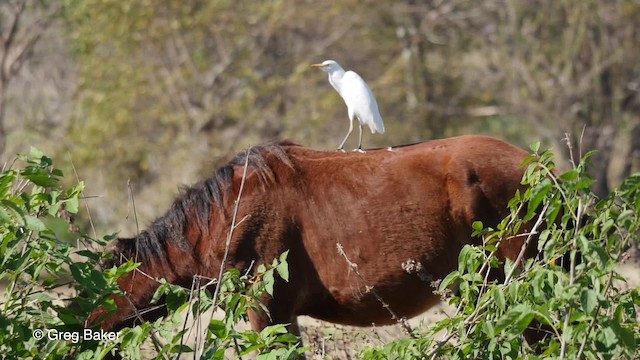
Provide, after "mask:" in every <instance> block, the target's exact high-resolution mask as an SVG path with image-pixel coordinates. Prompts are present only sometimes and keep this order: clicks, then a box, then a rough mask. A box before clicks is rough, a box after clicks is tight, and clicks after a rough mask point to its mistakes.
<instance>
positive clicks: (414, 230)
mask: <svg viewBox="0 0 640 360" xmlns="http://www.w3.org/2000/svg"><path fill="white" fill-rule="evenodd" d="M247 151H248V154H247V153H246V152H244V153H240V154H238V155H237V156H236V157H235V159H234V160H232V161H231V162H229V163H228V164H227V165H225V166H223V167H222V168H220V169H218V170H217V172H216V173H215V175H213V176H212V177H210V178H207V179H205V180H204V181H202V182H200V183H198V184H196V185H194V186H193V187H191V188H189V189H187V190H186V191H185V192H184V194H183V195H182V196H181V197H180V198H178V199H177V200H176V201H175V202H174V203H173V205H172V207H171V209H170V210H169V211H168V212H167V213H166V214H165V215H164V216H162V217H160V218H159V219H157V220H156V221H155V222H154V223H153V224H152V225H151V226H150V227H149V229H147V230H146V231H143V232H142V233H140V234H139V235H138V236H136V237H135V238H132V239H118V240H117V241H116V242H115V250H114V251H115V253H116V256H114V258H115V259H119V258H121V257H124V258H134V257H135V256H136V254H137V259H138V261H139V262H141V263H142V265H141V266H140V270H141V271H143V272H144V273H146V274H148V275H151V277H156V278H166V279H167V281H169V282H171V283H174V284H180V285H183V286H185V287H190V286H191V283H192V278H193V276H194V275H197V274H199V275H204V276H207V277H211V278H214V277H217V276H218V270H219V268H220V262H221V259H222V257H223V253H224V250H225V242H226V236H227V233H228V231H229V229H230V226H231V218H232V213H233V210H234V204H235V200H236V197H237V196H238V193H239V189H240V184H241V181H242V177H243V169H244V164H245V159H248V167H247V169H248V171H247V176H246V182H245V186H244V190H243V192H242V194H241V195H242V196H241V200H240V205H239V215H238V218H239V219H242V218H245V217H246V218H245V220H244V221H243V222H241V223H240V224H239V226H238V227H237V228H236V229H235V231H234V234H233V238H232V240H231V246H230V249H229V256H228V260H227V264H226V266H227V267H235V268H238V269H242V270H245V269H248V268H249V267H250V265H251V264H252V263H256V264H259V263H270V262H271V260H272V259H274V258H276V257H277V256H278V255H279V254H281V253H282V252H284V251H285V250H289V256H288V263H289V272H290V280H289V282H288V283H286V282H284V281H282V282H280V283H277V284H276V288H275V293H274V297H273V298H269V299H266V303H265V304H266V306H267V308H268V309H269V311H270V314H271V320H270V319H269V318H268V317H266V316H261V315H256V314H251V315H250V318H251V323H252V326H253V327H254V328H255V329H256V330H259V329H262V328H263V327H265V326H267V325H269V324H270V323H291V324H293V326H292V330H293V331H296V325H295V324H296V317H297V316H298V315H309V316H312V317H315V318H318V319H322V320H327V321H330V322H334V323H341V324H350V325H359V326H368V325H371V324H373V323H375V324H390V323H394V321H395V320H393V319H392V317H391V315H390V314H389V312H387V311H384V309H383V308H382V305H381V304H380V302H379V301H378V300H377V299H376V297H375V294H373V293H372V292H370V291H366V288H365V284H364V283H363V282H362V280H361V279H360V278H358V277H357V276H355V275H354V273H353V272H352V271H350V269H349V266H348V264H347V262H346V261H345V259H344V258H342V257H340V256H339V255H338V253H337V251H336V243H340V244H341V245H342V247H343V249H344V252H345V254H346V255H347V257H348V258H349V259H350V260H351V261H352V262H354V263H356V264H357V265H358V270H359V272H360V274H361V275H362V277H363V278H364V279H366V285H368V286H371V287H373V289H374V290H375V292H376V293H377V294H378V295H379V296H380V297H382V299H384V301H385V302H386V303H388V305H389V307H390V309H391V310H392V311H393V312H394V313H395V314H397V315H398V316H404V317H412V316H414V315H417V314H420V313H421V312H423V311H425V310H426V309H428V308H429V307H431V306H432V305H434V304H436V303H437V302H438V301H439V300H440V298H439V296H438V295H436V294H434V293H433V290H434V289H433V288H432V287H431V286H430V284H429V283H426V282H425V281H423V280H424V278H425V276H417V275H416V274H415V273H409V272H407V271H406V269H403V263H407V262H408V261H409V262H411V261H413V262H414V263H418V262H419V263H420V264H421V265H422V268H423V272H424V274H422V275H426V278H430V279H434V280H435V279H442V278H444V277H445V276H446V275H447V274H448V273H449V272H451V271H453V270H455V269H456V268H457V261H458V254H459V252H460V250H461V248H462V247H463V246H464V245H465V244H469V243H473V242H477V241H478V239H473V238H472V237H471V231H472V230H471V224H472V223H473V222H474V221H476V220H480V221H482V222H483V224H485V225H489V226H495V225H496V224H497V223H498V222H499V221H500V220H501V219H502V218H503V217H505V216H506V215H507V214H508V210H507V203H508V201H509V200H510V199H511V198H512V197H513V195H514V194H515V192H516V189H519V188H520V187H521V184H520V181H521V178H522V174H523V171H524V169H523V168H521V167H520V164H521V163H522V161H523V159H524V158H525V157H526V156H527V155H528V153H527V152H525V151H524V150H522V149H520V148H517V147H515V146H513V145H510V144H507V143H505V142H502V141H500V140H497V139H494V138H490V137H485V136H460V137H455V138H450V139H443V140H435V141H430V142H426V143H421V144H415V145H407V146H401V147H395V148H389V149H377V150H369V151H367V152H366V154H360V153H350V154H344V153H340V152H325V151H316V150H312V149H308V148H304V147H301V146H297V145H294V144H291V143H277V144H267V145H262V146H258V147H253V148H251V149H249V150H247ZM523 241H524V238H523V237H515V238H513V239H511V240H509V241H504V242H503V243H502V244H501V245H500V248H499V255H500V256H502V257H509V258H512V259H514V258H515V257H516V256H517V254H518V253H519V251H520V249H521V246H522V244H523ZM534 248H535V245H533V246H532V248H531V249H529V250H528V251H529V252H531V251H533V249H534ZM528 255H532V254H531V253H529V254H528ZM421 278H422V279H421ZM119 286H120V287H121V289H122V290H123V291H125V292H126V293H127V295H128V297H129V299H124V298H117V299H116V303H117V305H118V307H119V311H118V312H117V313H116V314H115V315H113V316H112V317H110V318H108V319H106V320H104V321H103V322H102V323H101V326H102V327H103V328H104V329H108V330H113V329H117V328H121V327H123V326H128V325H130V323H128V322H126V321H125V319H130V318H131V315H132V314H133V312H134V308H133V307H134V306H135V307H136V308H137V309H144V308H147V307H148V306H149V302H150V300H151V297H152V295H153V293H154V291H155V290H156V289H157V287H158V283H157V282H156V281H155V280H153V279H152V278H150V277H148V276H142V275H137V276H134V275H132V274H129V275H128V276H127V277H124V278H122V279H120V281H119ZM162 313H163V312H162V310H156V311H152V312H149V313H147V314H146V316H147V317H148V318H154V317H155V318H157V317H158V316H160V315H162ZM100 315H102V310H99V311H96V312H95V313H94V314H93V316H92V318H93V319H96V318H98V317H99V316H100Z"/></svg>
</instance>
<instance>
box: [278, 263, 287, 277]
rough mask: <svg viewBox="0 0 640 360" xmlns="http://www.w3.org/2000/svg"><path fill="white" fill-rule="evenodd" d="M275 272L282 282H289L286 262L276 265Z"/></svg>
mask: <svg viewBox="0 0 640 360" xmlns="http://www.w3.org/2000/svg"><path fill="white" fill-rule="evenodd" d="M276 271H277V272H278V275H280V277H281V278H282V279H283V280H284V281H289V267H288V266H287V263H286V262H283V263H280V264H278V266H277V267H276Z"/></svg>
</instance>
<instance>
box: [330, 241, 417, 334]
mask: <svg viewBox="0 0 640 360" xmlns="http://www.w3.org/2000/svg"><path fill="white" fill-rule="evenodd" d="M336 248H337V249H338V254H340V255H341V256H342V257H343V258H344V259H345V260H346V261H347V264H348V265H349V268H351V270H353V272H354V273H355V274H356V275H357V276H358V278H360V280H361V281H362V282H363V283H364V286H365V288H366V290H367V292H371V293H372V294H373V296H375V297H376V299H378V301H379V302H380V304H382V307H383V308H385V309H386V310H387V312H389V314H390V315H391V319H393V320H395V321H396V322H397V323H398V324H400V326H402V328H403V329H404V330H405V331H406V332H407V334H408V335H409V336H411V337H412V338H413V339H416V338H417V337H416V335H415V334H414V333H413V329H412V328H411V325H409V322H408V321H407V319H406V318H405V317H399V316H398V315H396V313H395V312H393V310H391V306H389V304H388V303H387V302H385V301H384V299H383V298H382V297H381V296H380V295H379V294H378V293H377V292H376V291H375V289H374V288H373V286H369V285H368V284H367V281H366V280H365V278H364V276H362V274H360V271H359V270H358V265H357V264H355V263H353V262H352V261H351V260H349V258H348V257H347V254H345V252H344V248H343V247H342V244H340V243H336Z"/></svg>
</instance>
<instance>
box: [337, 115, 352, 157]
mask: <svg viewBox="0 0 640 360" xmlns="http://www.w3.org/2000/svg"><path fill="white" fill-rule="evenodd" d="M352 132H353V118H350V119H349V132H348V133H347V136H345V137H344V140H342V143H341V144H340V146H338V151H342V152H344V150H343V147H344V143H346V142H347V139H348V138H349V135H351V133H352Z"/></svg>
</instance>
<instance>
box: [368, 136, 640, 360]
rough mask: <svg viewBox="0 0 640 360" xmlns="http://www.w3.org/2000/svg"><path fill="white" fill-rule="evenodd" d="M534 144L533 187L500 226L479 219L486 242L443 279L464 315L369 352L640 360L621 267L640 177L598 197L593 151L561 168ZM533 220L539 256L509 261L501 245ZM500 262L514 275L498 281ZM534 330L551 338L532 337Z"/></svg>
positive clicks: (631, 295)
mask: <svg viewBox="0 0 640 360" xmlns="http://www.w3.org/2000/svg"><path fill="white" fill-rule="evenodd" d="M532 149H533V151H534V154H533V155H532V156H531V157H529V158H528V159H527V160H526V161H525V164H524V165H528V167H527V169H526V172H525V174H524V177H523V184H526V185H528V190H526V191H525V192H524V193H518V194H516V196H515V197H514V199H513V200H512V201H511V202H510V203H509V207H510V209H511V215H510V216H509V217H507V218H506V219H504V220H503V221H502V222H501V223H500V224H499V225H498V226H497V228H496V229H491V228H485V227H484V226H483V224H481V223H475V224H474V229H475V231H474V235H475V236H480V237H482V243H483V245H482V246H472V245H467V246H465V247H464V248H463V249H462V251H461V252H460V255H459V264H458V269H457V270H456V271H454V272H452V273H450V274H449V275H448V276H446V277H445V278H444V279H442V281H441V282H440V285H439V289H438V290H439V291H441V292H442V293H447V288H448V287H449V286H451V285H452V284H453V283H454V282H458V283H459V294H458V295H450V294H449V295H448V301H449V303H450V304H452V305H454V306H455V307H456V311H455V314H453V316H451V317H449V318H447V319H444V320H442V321H439V322H436V323H434V324H432V325H431V326H430V327H429V328H428V329H426V330H424V331H418V332H417V333H416V334H414V335H415V339H404V340H400V341H396V342H393V343H390V344H387V345H385V346H382V347H377V348H369V349H365V350H364V351H363V352H362V354H361V355H362V357H363V358H364V359H411V358H415V359H422V358H446V359H478V358H482V359H486V358H500V359H521V358H571V359H574V358H586V359H601V358H606V359H612V358H614V359H625V358H626V359H631V358H638V355H639V354H638V353H637V348H638V344H640V326H639V325H638V316H637V308H636V306H638V305H640V293H639V290H638V289H637V288H635V289H626V287H625V286H624V283H625V279H624V278H623V277H622V276H621V275H620V274H618V273H617V272H616V270H617V268H618V265H619V264H620V263H621V261H623V260H624V259H625V256H626V253H625V251H626V250H627V249H629V248H630V247H631V246H633V245H636V246H637V243H638V234H639V227H640V215H639V214H640V174H635V175H632V176H630V177H629V178H627V179H626V180H625V181H624V182H623V183H622V184H621V185H620V187H619V188H618V189H616V190H615V191H613V192H612V193H611V194H610V195H609V196H608V197H606V198H604V199H598V198H597V197H595V196H594V195H593V194H592V193H591V192H590V191H589V186H590V185H591V184H592V183H593V180H592V179H591V177H589V175H588V174H587V172H586V167H587V163H588V159H589V156H590V155H591V153H589V154H587V155H586V156H585V157H584V159H582V161H581V162H580V163H579V164H577V165H576V166H575V167H574V168H573V169H571V170H570V171H567V172H565V173H562V174H560V175H556V172H555V170H554V163H553V155H552V153H551V152H549V151H545V152H539V151H538V146H537V145H536V146H533V147H532ZM525 223H529V224H535V225H534V228H533V229H532V231H531V235H529V233H525V235H524V236H526V237H527V239H528V240H527V241H534V239H535V237H538V238H539V239H538V240H537V241H538V243H537V247H538V250H539V251H540V253H539V255H538V256H536V257H535V258H531V259H525V258H519V259H518V260H517V261H516V262H513V261H510V260H507V261H506V263H504V264H500V262H499V261H498V259H497V258H496V255H495V250H496V248H497V246H498V244H499V243H500V242H501V241H503V240H504V239H507V238H509V237H512V236H521V235H517V234H518V233H519V230H520V229H524V225H525ZM532 235H535V237H534V236H532ZM498 266H504V270H505V274H506V277H505V279H504V281H500V282H498V281H490V280H489V278H488V277H487V273H488V271H489V270H490V269H491V268H496V267H498ZM531 329H538V330H540V331H542V332H543V333H545V334H546V336H545V337H544V338H543V339H542V340H540V341H538V342H534V343H533V344H529V343H527V342H525V341H524V335H525V332H526V331H531ZM443 333H444V335H443Z"/></svg>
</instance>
